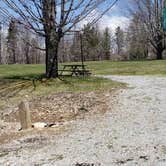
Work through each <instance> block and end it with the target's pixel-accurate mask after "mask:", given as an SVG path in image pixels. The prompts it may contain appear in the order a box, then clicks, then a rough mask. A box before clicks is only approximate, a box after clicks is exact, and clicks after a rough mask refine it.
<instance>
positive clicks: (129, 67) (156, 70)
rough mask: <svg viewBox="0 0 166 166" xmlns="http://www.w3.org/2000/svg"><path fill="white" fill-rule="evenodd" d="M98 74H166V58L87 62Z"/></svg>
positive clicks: (94, 72)
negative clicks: (158, 59)
mask: <svg viewBox="0 0 166 166" xmlns="http://www.w3.org/2000/svg"><path fill="white" fill-rule="evenodd" d="M86 64H87V65H88V66H89V68H90V69H91V70H92V72H93V74H98V75H166V60H160V61H157V60H153V61H119V62H111V61H102V62H86Z"/></svg>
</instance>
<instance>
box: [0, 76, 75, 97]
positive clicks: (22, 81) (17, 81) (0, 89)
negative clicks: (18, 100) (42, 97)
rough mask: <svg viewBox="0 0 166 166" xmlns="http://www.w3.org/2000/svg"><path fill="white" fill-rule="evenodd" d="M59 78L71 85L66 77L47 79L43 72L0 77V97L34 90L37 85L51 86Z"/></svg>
mask: <svg viewBox="0 0 166 166" xmlns="http://www.w3.org/2000/svg"><path fill="white" fill-rule="evenodd" d="M57 79H59V80H60V81H62V83H63V84H67V85H70V86H72V85H73V84H72V83H71V81H70V80H68V79H67V78H66V77H58V78H56V79H47V78H46V77H45V75H44V74H41V75H37V74H29V75H14V76H6V77H0V98H10V97H13V96H15V95H17V94H18V93H19V92H21V91H23V90H27V89H31V91H35V90H36V87H37V86H40V85H41V84H42V85H43V86H51V85H52V83H55V84H56V80H57Z"/></svg>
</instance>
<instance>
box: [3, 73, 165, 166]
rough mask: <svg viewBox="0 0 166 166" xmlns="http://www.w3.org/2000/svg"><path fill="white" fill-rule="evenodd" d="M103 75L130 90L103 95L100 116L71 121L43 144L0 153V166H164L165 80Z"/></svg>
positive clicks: (147, 77)
mask: <svg viewBox="0 0 166 166" xmlns="http://www.w3.org/2000/svg"><path fill="white" fill-rule="evenodd" d="M106 77H107V78H111V79H113V80H116V81H120V82H125V83H127V84H128V85H129V88H127V89H124V90H119V91H118V92H116V94H114V96H113V97H110V96H108V98H109V97H110V108H109V110H108V111H107V112H106V113H105V114H104V115H95V116H94V117H91V118H85V119H84V120H77V121H73V122H72V124H71V125H70V127H69V128H68V130H67V132H65V133H62V134H60V135H57V136H54V137H53V138H52V139H50V142H49V143H48V142H47V144H45V143H43V145H42V146H39V147H35V146H34V147H31V148H25V149H24V148H20V149H18V150H17V151H11V152H9V153H8V154H6V155H5V154H4V155H0V165H3V166H5V165H12V166H24V165H25V166H26V165H27V166H29V165H32V166H33V165H34V166H39V165H42V166H52V165H53V166H76V165H77V166H99V165H100V166H119V165H122V166H137V165H138V166H166V78H162V77H154V76H106ZM93 164H94V165H93Z"/></svg>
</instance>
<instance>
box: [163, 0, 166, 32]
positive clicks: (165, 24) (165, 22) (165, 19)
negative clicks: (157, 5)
mask: <svg viewBox="0 0 166 166" xmlns="http://www.w3.org/2000/svg"><path fill="white" fill-rule="evenodd" d="M163 30H164V31H166V0H164V4H163Z"/></svg>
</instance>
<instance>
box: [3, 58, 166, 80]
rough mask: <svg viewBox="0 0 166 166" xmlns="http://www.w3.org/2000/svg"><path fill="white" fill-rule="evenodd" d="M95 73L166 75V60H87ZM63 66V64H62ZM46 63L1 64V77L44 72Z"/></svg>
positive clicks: (33, 74)
mask: <svg viewBox="0 0 166 166" xmlns="http://www.w3.org/2000/svg"><path fill="white" fill-rule="evenodd" d="M85 64H86V65H87V67H88V68H89V69H90V70H91V71H92V73H93V74H94V75H97V74H98V75H109V74H113V75H166V60H161V61H157V60H153V61H120V62H111V61H99V62H92V61H91V62H86V63H85ZM60 68H61V64H60ZM44 70H45V66H44V65H1V66H0V78H2V77H6V78H8V77H9V78H11V77H16V78H17V77H20V76H21V77H29V76H35V75H38V74H42V73H44Z"/></svg>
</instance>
